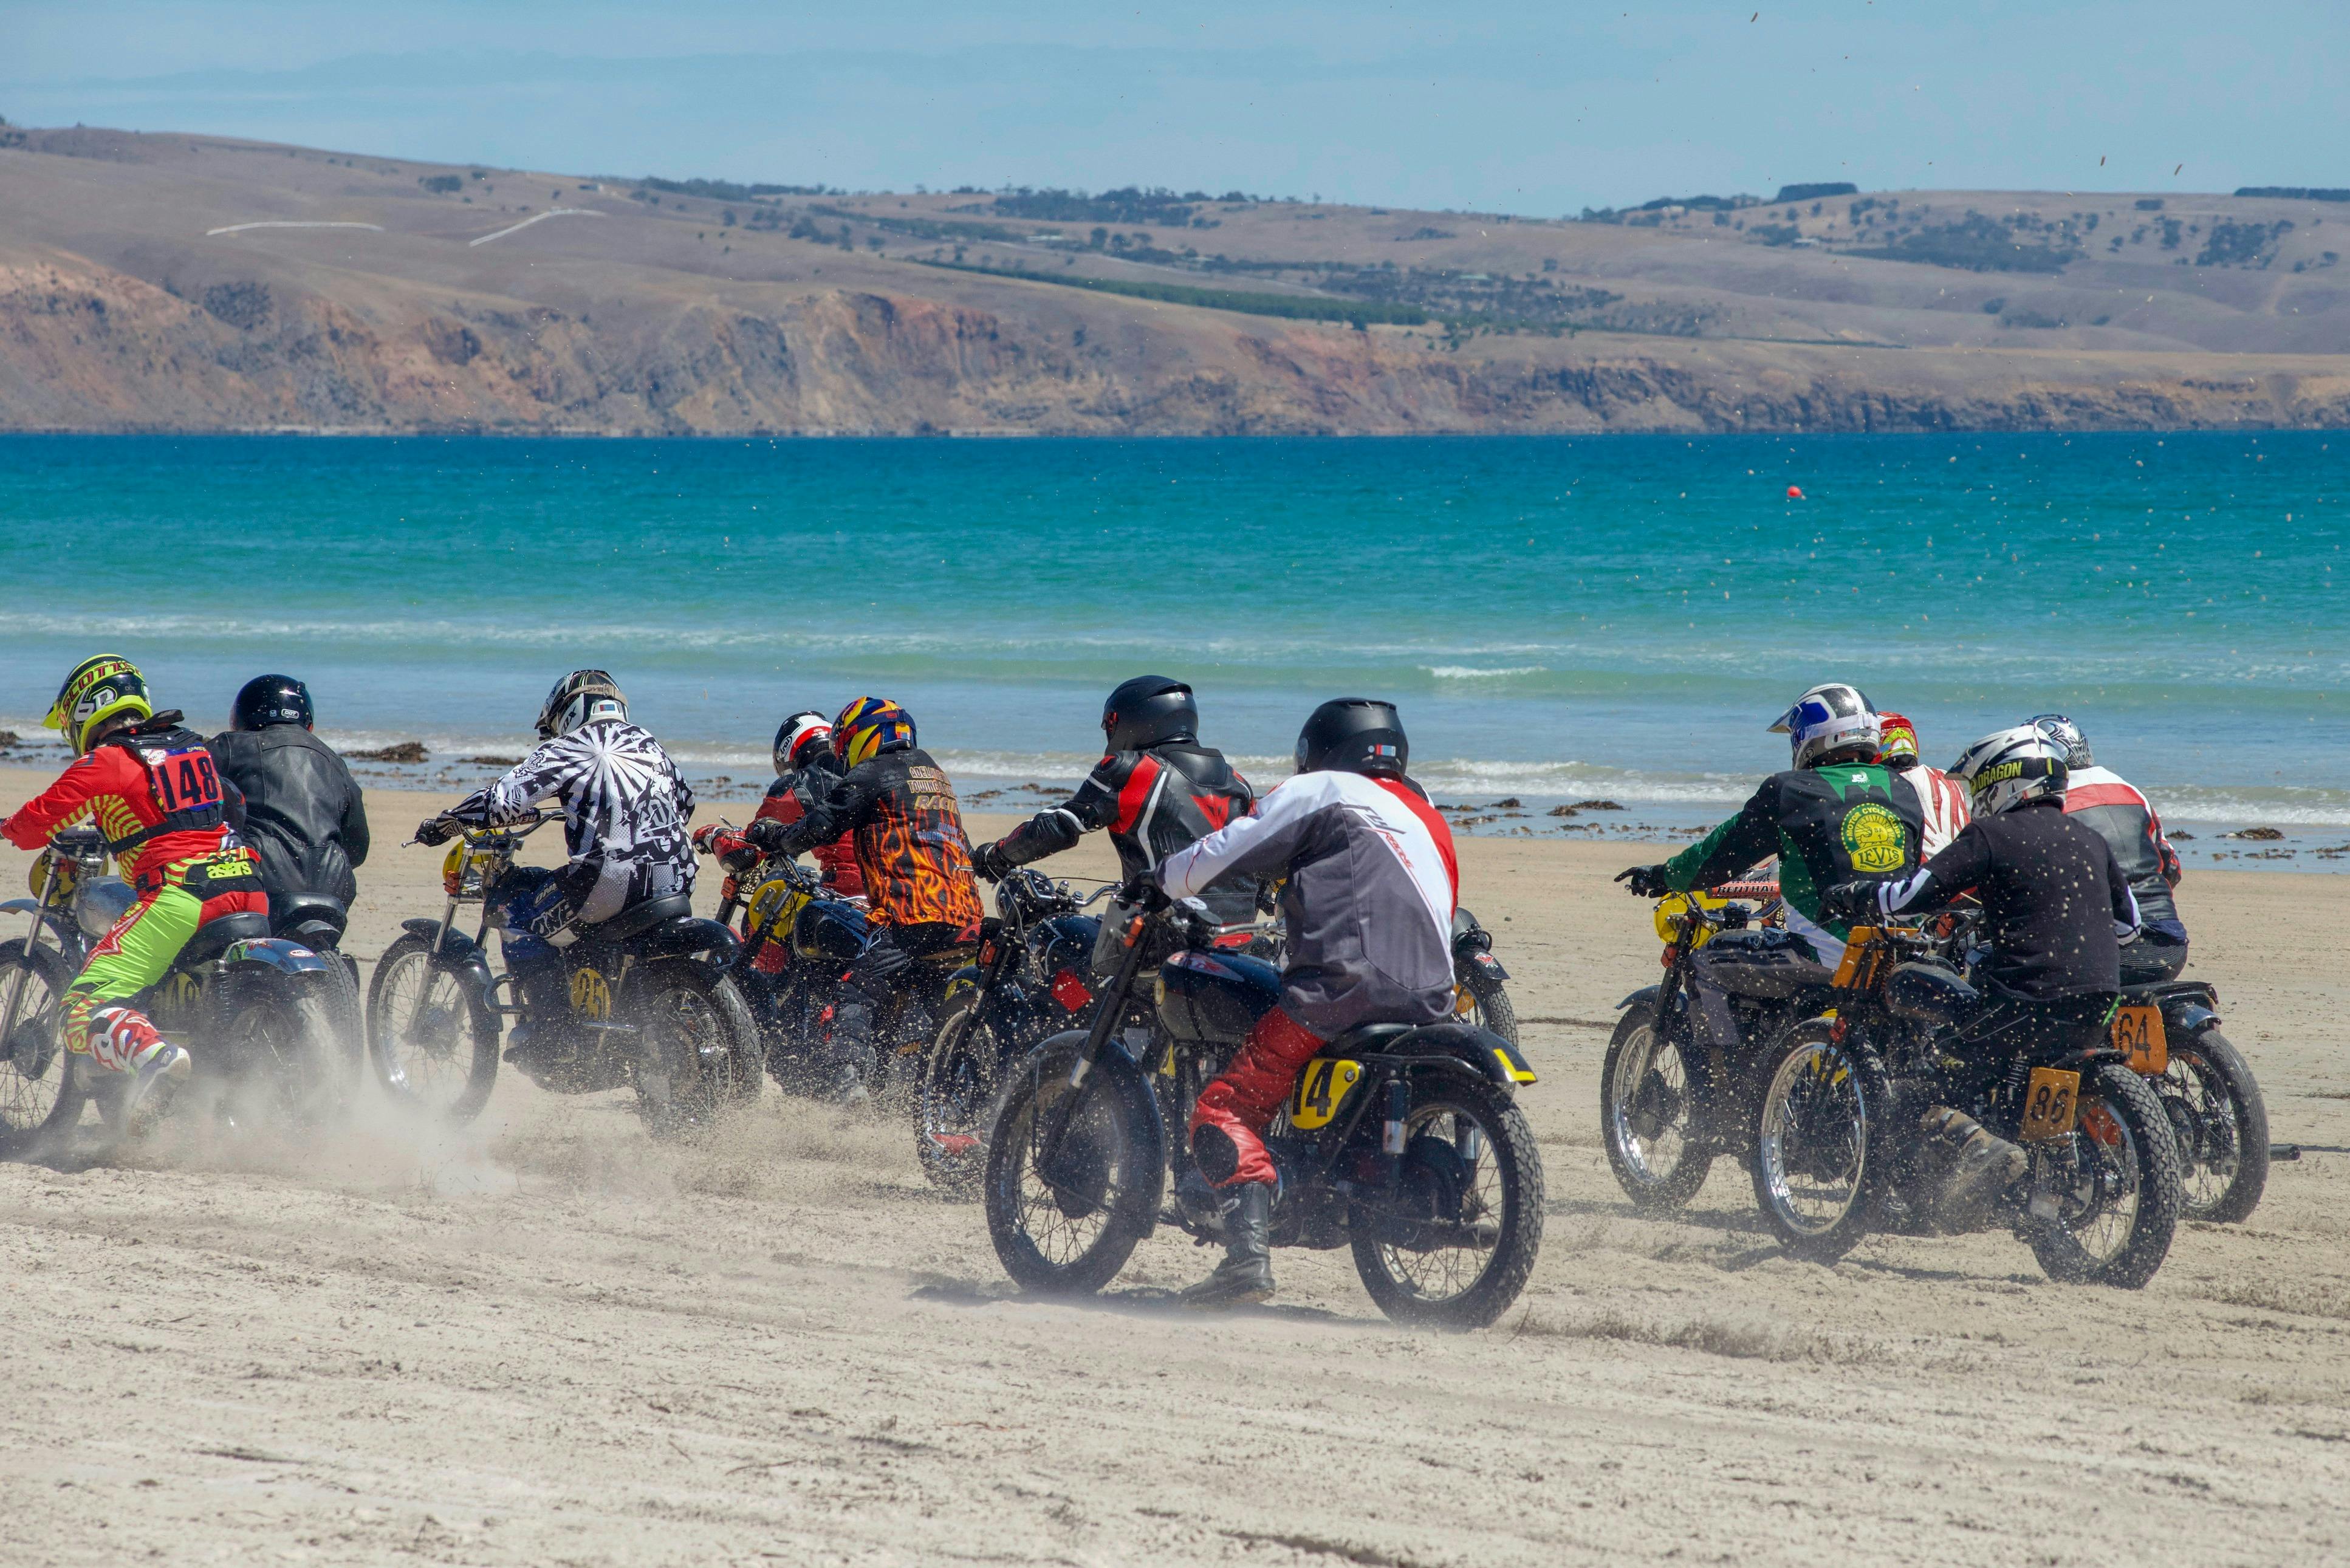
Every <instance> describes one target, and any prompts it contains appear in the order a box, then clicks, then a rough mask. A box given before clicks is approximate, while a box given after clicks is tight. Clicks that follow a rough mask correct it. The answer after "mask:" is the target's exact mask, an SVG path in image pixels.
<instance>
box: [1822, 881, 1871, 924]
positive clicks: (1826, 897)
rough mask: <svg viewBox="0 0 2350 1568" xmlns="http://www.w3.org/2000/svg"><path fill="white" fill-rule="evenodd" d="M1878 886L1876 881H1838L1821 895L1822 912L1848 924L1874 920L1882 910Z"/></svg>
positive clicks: (1829, 917) (1830, 917)
mask: <svg viewBox="0 0 2350 1568" xmlns="http://www.w3.org/2000/svg"><path fill="white" fill-rule="evenodd" d="M1880 912H1881V911H1880V910H1879V909H1877V883H1875V882H1838V883H1836V884H1835V886H1833V887H1831V888H1828V890H1827V891H1825V893H1822V894H1821V895H1820V913H1821V914H1823V915H1825V916H1826V917H1828V919H1832V920H1843V921H1845V922H1846V923H1847V924H1851V923H1853V922H1856V921H1867V920H1874V919H1877V917H1878V915H1879V914H1880Z"/></svg>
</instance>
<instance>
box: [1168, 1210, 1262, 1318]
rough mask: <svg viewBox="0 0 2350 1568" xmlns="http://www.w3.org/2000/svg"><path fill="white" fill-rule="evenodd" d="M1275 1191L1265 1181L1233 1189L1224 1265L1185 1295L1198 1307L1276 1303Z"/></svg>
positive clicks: (1226, 1219)
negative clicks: (1263, 1302)
mask: <svg viewBox="0 0 2350 1568" xmlns="http://www.w3.org/2000/svg"><path fill="white" fill-rule="evenodd" d="M1272 1230H1273V1189H1272V1188H1271V1187H1270V1186H1268V1185H1266V1184H1265V1183H1264V1182H1262V1181H1247V1182H1243V1183H1242V1184H1241V1185H1240V1186H1238V1187H1236V1188H1234V1189H1232V1207H1231V1208H1230V1209H1228V1210H1225V1212H1224V1261H1223V1262H1222V1263H1219V1264H1218V1265H1216V1272H1214V1273H1212V1274H1210V1275H1209V1276H1208V1277H1207V1278H1206V1279H1204V1280H1201V1282H1199V1283H1198V1284H1196V1285H1193V1286H1192V1287H1191V1289H1190V1290H1187V1291H1185V1292H1184V1293H1183V1303H1184V1304H1185V1305H1186V1306H1196V1307H1224V1306H1244V1305H1247V1304H1249V1303H1253V1302H1262V1301H1270V1300H1272V1299H1273V1248H1272V1244H1271V1242H1270V1241H1269V1240H1268V1237H1269V1235H1270V1233H1271V1232H1272Z"/></svg>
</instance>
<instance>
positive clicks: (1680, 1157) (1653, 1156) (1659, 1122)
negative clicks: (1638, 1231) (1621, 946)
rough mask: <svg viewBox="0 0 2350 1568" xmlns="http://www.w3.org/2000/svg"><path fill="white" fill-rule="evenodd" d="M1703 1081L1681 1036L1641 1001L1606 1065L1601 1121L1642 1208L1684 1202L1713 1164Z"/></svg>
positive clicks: (1617, 1165)
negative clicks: (1702, 1129)
mask: <svg viewBox="0 0 2350 1568" xmlns="http://www.w3.org/2000/svg"><path fill="white" fill-rule="evenodd" d="M1697 1121H1698V1116H1697V1100H1696V1093H1695V1085H1693V1084H1692V1083H1691V1082H1690V1069H1689V1063H1688V1061H1687V1060H1686V1059H1685V1058H1683V1056H1682V1055H1681V1052H1680V1045H1679V1042H1677V1041H1675V1040H1672V1039H1669V1038H1668V1037H1666V1036H1665V1035H1664V1033H1662V1032H1660V1031H1659V1029H1658V1028H1657V1018H1656V1010H1655V1008H1654V1006H1653V1005H1652V1004H1651V1003H1649V1002H1634V1003H1633V1004H1632V1005H1631V1006H1630V1007H1629V1008H1628V1009H1627V1010H1626V1012H1625V1013H1624V1016H1623V1017H1622V1018H1621V1019H1619V1020H1617V1024H1616V1033H1615V1034H1614V1036H1613V1037H1611V1038H1610V1039H1609V1040H1608V1042H1607V1058H1606V1059H1605V1060H1604V1061H1603V1062H1602V1063H1601V1064H1600V1068H1599V1124H1600V1129H1601V1132H1602V1133H1603V1135H1604V1141H1605V1142H1606V1144H1607V1165H1608V1168H1610V1169H1612V1170H1613V1171H1615V1173H1616V1184H1617V1186H1619V1187H1621V1188H1622V1189H1624V1195H1625V1196H1626V1197H1627V1198H1629V1199H1631V1200H1632V1202H1633V1205H1634V1206H1635V1207H1636V1208H1640V1209H1656V1210H1662V1209H1679V1208H1680V1207H1682V1206H1683V1205H1685V1204H1687V1203H1688V1202H1689V1200H1690V1199H1692V1198H1694V1197H1696V1196H1697V1193H1698V1189H1699V1188H1700V1187H1703V1186H1704V1185H1705V1178H1706V1173H1707V1172H1708V1171H1710V1170H1711V1169H1712V1168H1713V1147H1712V1146H1711V1144H1709V1143H1707V1142H1706V1141H1705V1140H1704V1138H1703V1137H1700V1135H1699V1131H1698V1127H1697Z"/></svg>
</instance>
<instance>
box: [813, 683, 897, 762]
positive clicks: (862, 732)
mask: <svg viewBox="0 0 2350 1568" xmlns="http://www.w3.org/2000/svg"><path fill="white" fill-rule="evenodd" d="M913 744H914V718H913V715H912V714H910V713H909V712H907V711H905V710H904V709H903V708H900V707H899V706H898V704H896V703H895V702H892V701H889V699H888V698H887V697H859V698H858V700H857V701H854V702H851V703H850V704H849V705H848V706H847V707H846V708H843V709H842V710H841V711H840V712H839V714H838V715H837V717H836V718H834V720H833V721H832V749H833V750H834V751H835V752H837V753H839V754H840V760H841V761H842V762H844V763H847V764H848V765H849V766H850V767H852V768H853V767H856V766H857V765H858V764H859V763H868V762H871V761H872V760H873V759H874V758H875V757H878V756H879V755H880V754H881V753H884V752H903V751H908V750H910V749H911V748H912V746H913Z"/></svg>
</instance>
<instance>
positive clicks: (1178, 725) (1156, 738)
mask: <svg viewBox="0 0 2350 1568" xmlns="http://www.w3.org/2000/svg"><path fill="white" fill-rule="evenodd" d="M1102 733H1103V734H1105V735H1107V736H1108V737H1109V749H1110V750H1111V751H1113V752H1139V751H1141V750H1142V749H1143V748H1144V747H1146V746H1158V745H1163V744H1165V743H1166V742H1169V741H1195V740H1197V739H1199V737H1200V705H1199V703H1197V702H1195V701H1192V700H1191V688H1190V687H1189V686H1186V685H1184V684H1183V683H1182V682H1181V681H1180V680H1169V679H1167V677H1165V676H1164V675H1138V676H1136V677H1135V678H1134V679H1133V680H1122V681H1120V682H1118V690H1117V691H1113V692H1111V693H1110V694H1109V697H1108V700H1107V701H1104V702H1103V703H1102Z"/></svg>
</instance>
